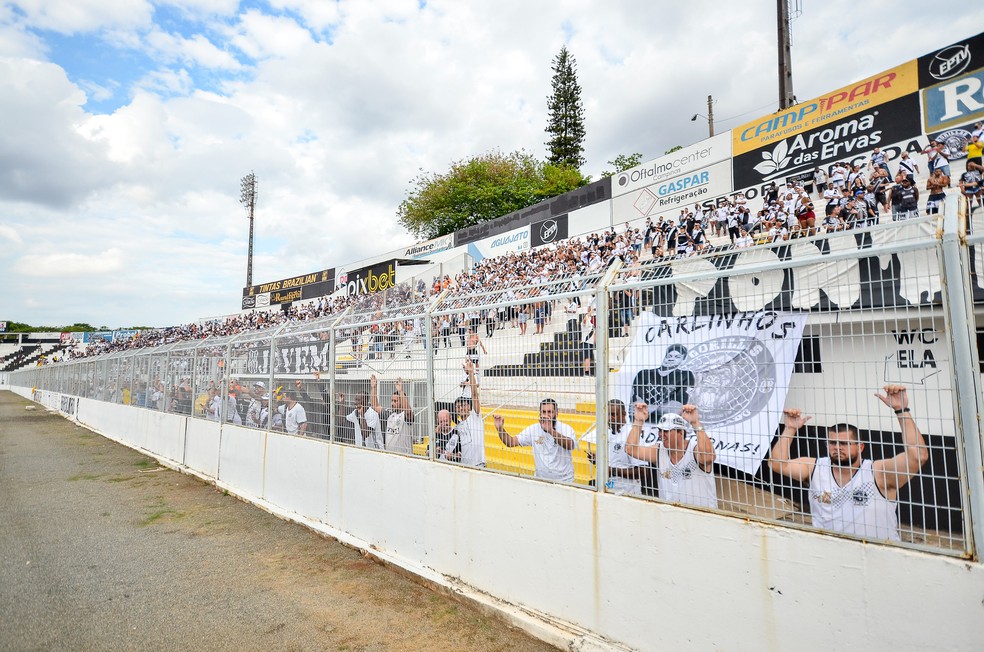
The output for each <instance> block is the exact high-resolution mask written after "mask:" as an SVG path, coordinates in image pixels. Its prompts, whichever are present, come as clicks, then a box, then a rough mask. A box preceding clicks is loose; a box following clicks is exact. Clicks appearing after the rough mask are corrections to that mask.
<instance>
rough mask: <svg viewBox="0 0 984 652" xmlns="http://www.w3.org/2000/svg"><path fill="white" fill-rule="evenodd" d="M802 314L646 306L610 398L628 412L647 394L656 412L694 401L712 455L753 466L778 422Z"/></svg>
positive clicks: (743, 466)
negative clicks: (681, 312)
mask: <svg viewBox="0 0 984 652" xmlns="http://www.w3.org/2000/svg"><path fill="white" fill-rule="evenodd" d="M806 318H807V315H806V314H804V313H790V312H775V311H758V312H737V313H733V314H729V315H700V316H685V317H660V316H659V315H656V314H654V313H651V312H649V313H643V314H642V315H640V316H639V318H638V320H637V321H636V324H635V335H634V337H633V339H632V344H631V346H630V348H629V351H628V353H627V354H626V356H625V362H624V363H623V364H622V368H621V370H620V371H619V372H618V373H617V374H615V378H614V387H613V391H612V398H618V399H621V400H622V401H624V402H625V404H626V405H627V406H629V410H628V413H629V415H631V414H632V412H633V410H632V408H631V406H632V404H633V403H635V402H636V401H640V400H641V401H644V402H646V403H647V404H648V405H649V406H650V413H651V415H652V417H651V418H653V419H655V418H657V417H658V416H659V415H660V414H662V413H664V412H669V411H677V410H679V408H680V406H681V405H682V404H685V403H693V404H694V405H696V406H697V408H698V410H699V411H700V418H701V423H702V424H703V425H704V427H705V428H706V429H707V434H708V436H710V438H711V439H712V440H713V441H714V448H715V451H716V452H717V460H716V461H717V462H718V463H720V464H725V465H727V466H730V467H732V468H735V469H738V470H740V471H744V472H745V473H750V474H754V473H756V472H757V471H758V469H759V466H761V464H762V460H763V459H765V455H766V454H767V453H768V451H769V444H770V443H771V441H772V436H773V434H774V433H775V432H776V429H777V428H778V427H779V421H780V417H781V415H782V409H783V405H784V404H785V402H786V393H787V392H788V390H789V379H790V377H791V376H792V373H793V365H794V363H795V361H796V352H797V350H798V349H799V345H800V340H801V339H802V338H803V328H804V327H805V325H806ZM630 418H631V417H630ZM652 439H653V441H652V442H648V443H655V437H653V438H652Z"/></svg>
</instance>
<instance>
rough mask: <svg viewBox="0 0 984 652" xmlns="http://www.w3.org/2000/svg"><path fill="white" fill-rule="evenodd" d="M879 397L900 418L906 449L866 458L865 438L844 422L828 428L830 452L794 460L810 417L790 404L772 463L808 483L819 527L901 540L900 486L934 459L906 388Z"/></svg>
mask: <svg viewBox="0 0 984 652" xmlns="http://www.w3.org/2000/svg"><path fill="white" fill-rule="evenodd" d="M875 396H876V397H878V400H880V401H881V402H882V403H884V404H885V405H886V406H888V407H889V408H890V409H891V410H892V411H893V412H894V413H895V415H896V416H897V417H898V420H899V425H900V426H901V427H902V445H903V450H902V452H901V453H899V454H898V455H896V456H894V457H890V458H887V459H883V460H878V461H877V462H872V461H871V460H870V459H862V457H861V453H862V452H863V451H864V443H863V442H861V441H860V439H859V438H858V429H857V428H856V427H854V426H852V425H850V424H847V423H839V424H836V425H833V426H830V427H829V428H827V457H820V458H813V457H797V458H795V459H790V457H789V455H790V447H791V445H792V443H793V437H794V436H795V435H796V431H797V430H799V429H800V428H802V427H803V426H804V425H806V422H807V421H809V420H810V419H811V417H809V416H807V415H805V414H803V413H802V412H801V411H800V410H797V409H788V410H785V411H784V414H785V416H786V422H785V427H784V428H783V431H782V434H781V435H780V436H779V440H778V441H777V442H776V443H775V445H774V446H773V447H772V454H771V456H770V459H769V468H771V469H772V471H773V472H774V473H779V474H781V475H784V476H786V477H787V478H790V479H792V480H797V481H799V482H805V483H808V484H809V491H810V512H811V513H812V515H813V525H814V526H815V527H818V528H821V529H825V530H833V531H835V532H843V533H845V534H854V535H857V536H862V537H867V538H871V539H888V540H891V541H898V540H899V517H898V511H897V509H896V507H897V502H896V501H897V497H898V492H899V489H901V488H902V487H904V486H905V485H906V484H907V483H908V482H909V480H910V479H911V478H912V476H913V475H915V474H916V473H918V472H919V469H920V468H922V466H923V465H924V464H925V463H926V461H927V460H928V459H929V451H928V450H927V448H926V442H925V441H924V440H923V436H922V433H920V432H919V428H918V427H917V426H916V422H915V420H914V419H913V418H912V413H911V412H910V411H909V397H908V396H907V395H906V390H905V387H903V386H901V385H886V386H885V394H878V393H876V394H875Z"/></svg>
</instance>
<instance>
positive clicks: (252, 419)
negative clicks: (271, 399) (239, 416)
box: [246, 398, 266, 428]
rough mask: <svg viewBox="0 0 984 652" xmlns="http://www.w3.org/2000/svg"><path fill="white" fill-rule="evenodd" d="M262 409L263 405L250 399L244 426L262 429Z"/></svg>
mask: <svg viewBox="0 0 984 652" xmlns="http://www.w3.org/2000/svg"><path fill="white" fill-rule="evenodd" d="M262 409H263V403H261V402H260V401H258V400H257V399H255V398H254V399H252V400H251V401H250V402H249V407H248V408H246V425H247V426H249V427H251V428H257V427H263V426H264V425H266V424H264V423H263V422H262V420H261V418H260V413H261V412H262Z"/></svg>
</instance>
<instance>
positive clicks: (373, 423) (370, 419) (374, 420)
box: [345, 406, 383, 450]
mask: <svg viewBox="0 0 984 652" xmlns="http://www.w3.org/2000/svg"><path fill="white" fill-rule="evenodd" d="M345 420H346V421H348V422H350V423H352V424H354V425H355V444H356V445H357V446H367V447H369V448H377V449H380V450H381V449H382V448H383V433H382V432H381V431H380V429H379V413H378V412H376V411H375V410H373V409H372V408H371V407H368V406H367V407H366V427H367V428H368V429H369V432H367V433H363V432H362V424H361V423H359V413H358V411H357V410H352V411H351V412H349V414H348V416H346V417H345Z"/></svg>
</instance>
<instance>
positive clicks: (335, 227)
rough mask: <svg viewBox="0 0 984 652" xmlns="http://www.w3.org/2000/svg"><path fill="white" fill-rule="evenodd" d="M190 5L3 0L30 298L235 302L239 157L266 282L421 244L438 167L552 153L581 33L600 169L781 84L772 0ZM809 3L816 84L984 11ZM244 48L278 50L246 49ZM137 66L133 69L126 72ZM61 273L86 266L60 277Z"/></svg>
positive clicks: (68, 316)
mask: <svg viewBox="0 0 984 652" xmlns="http://www.w3.org/2000/svg"><path fill="white" fill-rule="evenodd" d="M166 4H167V5H169V6H171V7H175V8H176V9H177V10H178V13H179V14H180V16H181V17H182V19H183V21H177V22H175V21H173V20H169V21H168V23H167V24H154V23H153V22H152V18H151V13H148V12H149V9H148V8H149V5H148V4H147V3H146V2H135V3H122V2H121V1H120V0H108V1H96V0H89V1H87V2H76V3H72V4H71V5H69V3H67V2H53V1H51V2H41V1H40V0H37V1H35V2H28V1H27V0H24V1H21V2H18V3H17V4H16V5H14V6H16V7H17V8H18V11H23V12H24V15H23V17H21V18H16V19H15V17H14V14H13V13H12V12H11V11H10V10H9V9H8V8H7V6H6V5H5V6H4V7H0V52H4V51H7V52H8V53H12V54H13V55H14V56H8V57H7V58H6V59H0V116H2V120H3V126H2V128H0V214H2V215H4V227H3V229H0V253H2V255H0V277H3V278H4V279H6V281H7V287H9V288H12V289H11V291H10V292H9V293H8V294H7V295H5V296H4V304H5V305H4V308H5V309H6V310H7V311H8V313H9V314H5V315H4V316H5V317H6V318H11V319H17V320H18V321H27V322H45V323H57V322H64V323H70V322H72V321H76V320H83V321H89V322H91V323H110V324H111V325H124V324H132V323H144V324H166V323H175V322H184V321H189V320H191V319H194V318H196V317H201V316H207V315H217V314H222V313H229V312H233V311H235V310H236V309H237V307H238V296H239V290H240V288H241V287H242V285H243V284H244V280H245V267H246V264H245V252H246V234H247V222H246V220H245V218H244V214H243V210H242V207H241V206H240V205H239V201H238V200H239V197H238V195H239V178H240V177H241V176H243V175H244V174H246V173H247V172H249V171H250V170H253V171H255V172H256V174H257V176H258V178H259V181H260V200H259V205H258V209H257V221H256V245H255V246H256V257H255V261H254V280H256V281H260V280H271V279H276V278H283V277H286V276H291V275H293V274H297V273H302V272H308V271H313V270H316V269H320V268H323V267H328V266H332V265H345V264H348V263H352V262H356V261H358V260H360V259H363V258H366V257H368V256H371V255H375V254H379V253H381V252H383V251H387V250H391V249H396V248H399V247H400V246H402V245H404V244H406V243H408V242H409V241H410V240H411V239H410V237H409V236H408V235H407V234H405V233H404V232H402V230H401V229H400V228H399V227H398V225H397V224H396V217H395V212H396V207H397V206H398V205H399V202H400V200H401V199H402V198H403V196H404V193H405V192H406V190H407V188H408V183H409V181H410V180H411V179H412V178H413V177H414V176H416V174H417V173H418V171H419V170H420V169H424V170H427V171H443V170H445V169H446V168H447V166H448V164H449V163H450V162H451V161H453V160H456V159H461V158H466V157H469V156H472V155H474V154H478V153H481V152H484V151H488V150H492V149H495V148H498V149H501V150H503V151H511V150H515V149H521V148H525V149H526V150H528V151H530V152H532V153H533V154H535V155H538V156H542V155H543V154H544V151H545V147H544V145H543V142H544V141H545V140H546V136H545V134H544V131H543V128H544V125H545V122H546V96H547V94H548V93H549V91H550V86H549V85H550V62H551V60H552V58H553V57H554V55H555V54H556V53H557V51H558V50H559V49H560V47H561V45H563V44H564V43H567V44H568V45H569V47H570V49H571V52H572V53H573V55H574V56H575V58H576V60H577V64H578V75H579V81H580V83H581V86H582V88H583V93H584V99H585V104H586V109H587V116H586V120H587V141H586V147H587V150H586V155H587V159H588V164H587V165H586V166H585V170H584V171H585V172H586V173H589V174H593V175H597V174H598V173H599V172H600V171H601V170H603V169H605V168H606V167H607V166H606V161H607V160H609V159H612V158H614V157H615V156H616V155H617V154H620V153H630V152H634V151H640V152H643V153H644V154H645V155H646V156H647V157H648V158H651V157H654V156H656V155H658V154H661V153H662V152H663V151H664V150H665V149H667V148H669V147H671V146H673V145H676V144H681V145H687V144H689V143H692V142H694V141H697V140H699V139H701V138H703V137H704V136H705V135H706V127H707V125H706V123H705V122H703V121H698V122H690V116H691V115H693V114H694V113H698V112H699V113H704V112H705V107H706V97H707V95H708V94H709V93H710V94H713V95H714V97H715V99H716V100H717V104H716V105H715V114H716V116H717V118H718V120H719V121H721V120H723V119H724V118H727V117H730V116H735V115H738V114H742V113H746V112H749V114H748V115H745V116H744V117H741V118H738V119H736V120H734V121H732V122H731V123H730V124H724V125H721V126H722V127H724V128H727V127H729V126H734V125H735V124H737V123H738V122H743V121H746V120H750V119H752V118H754V117H756V116H758V115H762V114H764V113H766V112H768V111H769V109H770V108H771V106H773V105H774V102H775V101H776V96H777V91H776V80H775V47H774V39H775V35H774V18H773V13H772V12H773V11H774V8H775V4H774V3H773V2H766V0H754V1H752V2H748V3H742V4H741V5H740V6H739V5H735V6H732V5H728V4H726V3H725V4H721V3H719V2H714V3H712V2H709V1H706V0H697V1H695V2H691V3H687V4H673V3H653V2H641V1H630V2H621V3H609V4H606V5H604V6H599V5H598V4H597V3H591V2H588V0H571V2H568V3H562V4H557V3H554V4H537V3H529V2H519V1H517V0H499V1H497V2H491V1H476V2H453V1H451V0H433V1H430V2H428V3H426V6H425V7H424V8H421V7H420V6H419V4H418V3H417V2H416V1H415V0H387V1H385V2H363V1H355V0H349V1H342V2H323V1H321V0H273V1H272V4H271V5H270V6H269V7H268V6H265V5H264V6H263V7H262V8H258V7H257V6H255V5H251V6H250V8H243V9H239V8H238V4H237V3H236V2H235V1H234V0H220V1H219V2H217V3H215V4H213V3H212V2H211V1H210V0H170V1H168V2H166ZM124 5H125V6H124ZM25 7H26V9H25ZM270 7H272V9H273V11H272V12H271V11H270ZM805 9H806V11H805V13H804V14H803V16H802V17H801V18H799V19H797V21H796V22H795V23H794V31H793V39H794V41H793V42H794V51H793V64H794V84H795V88H796V91H797V95H798V96H799V97H801V98H803V99H806V98H809V97H812V96H815V95H817V94H819V93H822V92H825V91H827V90H831V89H833V88H836V87H838V86H841V85H844V84H846V83H848V82H849V81H851V80H853V79H856V78H858V77H862V76H866V75H869V74H873V73H875V72H878V71H879V70H882V69H885V68H888V67H890V66H894V65H896V64H898V63H901V62H902V61H905V60H907V59H910V58H912V57H914V56H917V55H919V54H921V53H923V52H927V51H929V50H930V49H932V48H934V47H938V46H940V45H943V44H944V42H943V41H949V40H952V39H951V37H949V36H946V35H942V36H941V35H940V33H939V31H938V30H935V31H934V30H928V29H921V26H924V25H931V24H934V21H935V20H937V19H936V16H939V15H945V16H948V17H950V23H949V24H952V25H954V26H955V27H954V28H953V29H954V30H955V33H954V34H953V36H952V38H953V39H955V38H959V37H960V36H962V35H965V34H968V33H970V32H972V31H973V30H974V28H968V29H963V30H959V29H957V28H958V27H960V26H963V25H974V26H979V25H981V24H984V9H980V8H977V7H976V6H973V7H968V6H966V5H965V4H962V3H957V2H953V1H946V2H941V3H937V4H936V5H933V6H925V7H922V6H915V5H913V6H912V7H908V8H907V11H908V12H909V15H907V17H906V20H905V21H904V22H903V23H899V24H893V23H892V22H891V21H889V22H885V21H884V17H885V11H886V5H885V4H880V3H873V4H871V3H869V4H863V3H862V4H856V3H855V4H848V3H847V2H846V1H845V0H831V1H830V2H828V3H826V4H823V5H814V4H810V5H809V6H807V7H806V8H805ZM62 10H64V12H63V13H60V12H62ZM56 14H57V15H56ZM848 15H849V16H850V17H851V18H850V20H847V21H845V19H844V16H848ZM871 25H878V26H879V27H878V29H877V30H876V32H877V38H873V37H872V34H873V32H872V28H871ZM49 29H50V30H55V31H59V32H63V33H77V32H83V31H91V32H98V35H99V38H101V39H104V40H105V41H106V42H108V43H111V44H112V47H113V48H115V50H114V52H118V53H119V57H118V60H117V61H114V62H112V63H114V64H117V65H118V64H120V62H126V61H131V60H132V61H140V62H141V63H140V65H141V66H144V65H149V68H147V69H148V70H150V72H149V73H147V74H144V75H137V74H131V75H129V76H125V75H117V74H116V73H117V70H118V69H116V68H107V69H106V72H105V76H104V77H100V76H99V72H100V70H99V68H98V66H97V67H96V68H95V69H86V70H85V73H84V74H81V73H79V76H80V77H82V78H80V79H74V78H73V79H71V80H70V79H69V77H68V75H67V74H66V72H65V70H70V71H71V70H75V68H74V67H73V65H71V64H73V63H75V62H70V61H68V60H60V59H58V58H57V57H63V56H68V55H65V54H63V53H62V52H63V50H62V49H59V48H54V47H51V48H49V45H50V43H51V42H52V41H51V40H50V39H51V36H50V34H47V33H45V32H44V30H49ZM6 35H11V38H6ZM941 39H942V41H941ZM886 44H890V45H886ZM49 51H50V52H52V53H54V54H51V55H48V54H47V52H49ZM240 53H241V54H244V55H245V56H247V57H249V58H250V59H252V60H253V62H251V63H250V65H249V66H242V65H241V64H239V63H238V62H237V59H236V57H237V56H239V54H240ZM46 56H52V57H56V58H55V60H54V61H53V62H46V61H44V58H45V57H46ZM147 59H150V60H151V61H150V63H149V64H145V63H142V62H144V61H146V60H147ZM63 66H64V68H63ZM143 69H144V68H141V69H140V70H143ZM129 72H133V71H129ZM135 77H140V79H139V81H138V82H136V83H135V84H134V85H133V86H131V87H128V88H120V89H117V88H115V87H114V86H113V85H112V84H111V83H110V82H107V81H106V79H114V78H115V79H132V78H135ZM83 90H84V92H83ZM109 93H112V94H113V96H114V97H119V96H124V94H125V97H127V98H128V99H127V101H126V103H125V104H123V105H121V106H119V108H116V109H115V110H113V111H112V112H111V113H108V114H104V115H97V114H93V113H91V112H87V111H86V110H85V106H86V105H85V102H86V94H88V96H89V97H90V98H93V99H99V100H102V99H110V98H108V94H109ZM762 107H765V108H762ZM11 232H12V233H13V236H16V237H19V238H21V240H22V242H20V243H17V242H14V241H13V240H12V236H11ZM24 251H27V252H29V253H28V254H27V257H22V258H17V256H18V255H21V254H22V253H23V252H24ZM57 270H62V271H64V270H74V271H73V272H72V273H71V274H68V275H60V274H59V275H47V274H53V273H55V272H56V271H57ZM97 275H98V277H99V279H100V282H98V283H93V282H91V280H90V279H91V278H92V277H94V276H97ZM32 297H33V300H35V301H39V305H37V306H36V307H32V306H31V304H30V301H32ZM37 297H42V299H40V300H39V299H37Z"/></svg>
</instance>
